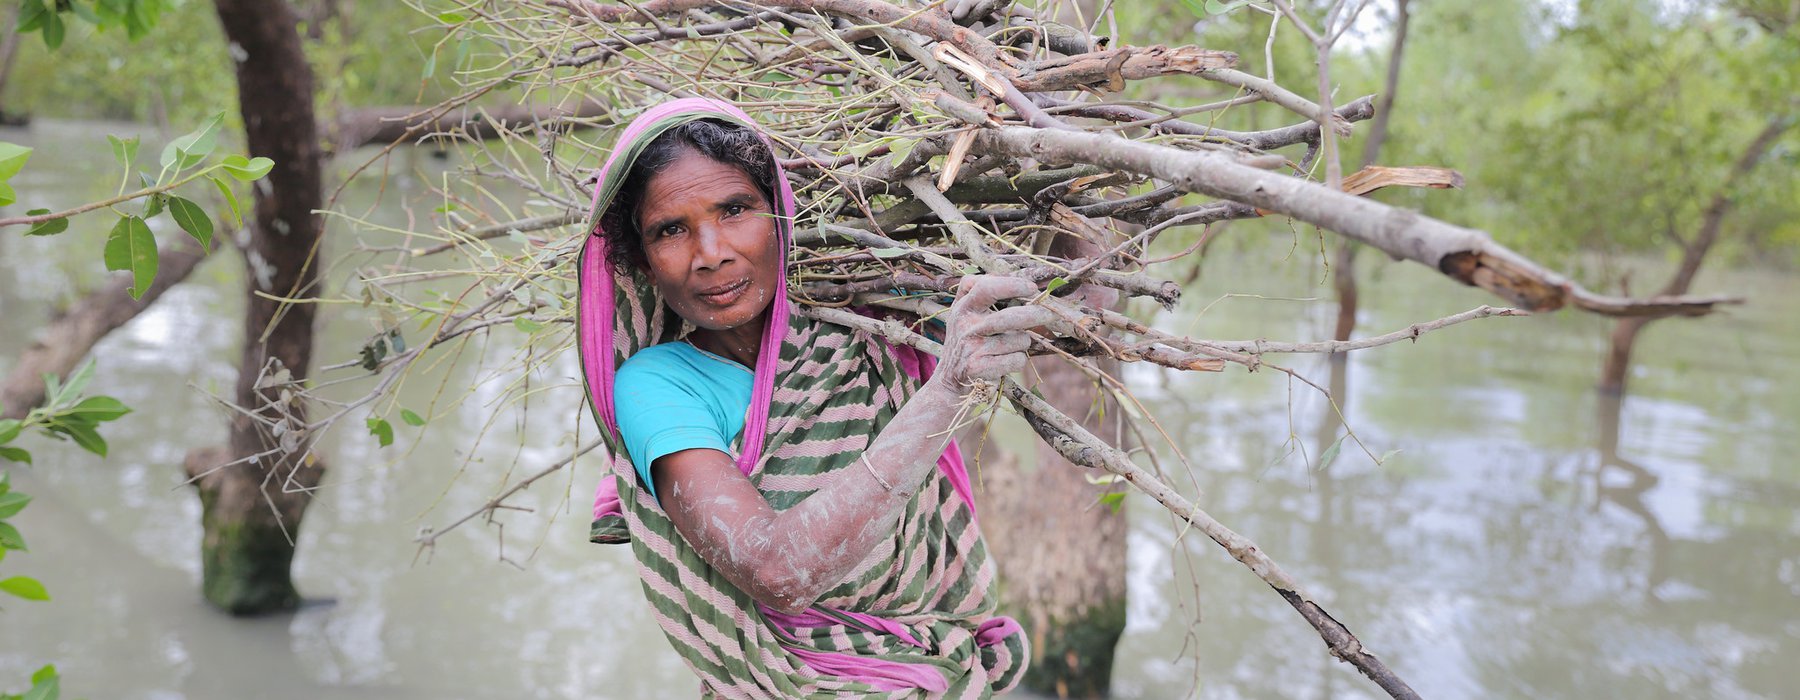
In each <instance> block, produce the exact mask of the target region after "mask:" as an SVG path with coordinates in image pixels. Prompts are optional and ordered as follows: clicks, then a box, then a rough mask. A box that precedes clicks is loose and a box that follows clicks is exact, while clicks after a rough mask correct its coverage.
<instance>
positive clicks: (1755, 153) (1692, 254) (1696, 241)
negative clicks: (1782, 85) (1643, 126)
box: [1598, 105, 1794, 396]
mask: <svg viewBox="0 0 1800 700" xmlns="http://www.w3.org/2000/svg"><path fill="white" fill-rule="evenodd" d="M1790 106H1792V105H1790ZM1793 124H1794V116H1792V115H1789V114H1786V113H1780V114H1776V115H1775V116H1773V117H1770V118H1769V122H1768V123H1767V124H1766V125H1764V126H1763V130H1762V131H1761V132H1760V133H1758V134H1757V135H1756V138H1754V139H1751V140H1750V145H1749V146H1746V147H1745V148H1744V153H1743V154H1742V155H1740V156H1738V159H1737V162H1736V163H1734V164H1732V166H1731V173H1730V174H1729V175H1727V176H1726V177H1725V182H1724V183H1722V184H1720V185H1719V191H1718V192H1716V193H1714V194H1713V198H1712V201H1711V202H1709V203H1708V204H1707V205H1706V211H1705V213H1703V214H1702V215H1701V217H1700V230H1699V231H1698V232H1696V233H1695V234H1694V237H1693V239H1692V240H1687V241H1682V244H1681V265H1680V267H1677V268H1676V269H1675V275H1674V276H1673V277H1670V278H1669V283H1668V284H1667V285H1665V286H1664V287H1663V288H1662V292H1661V294H1662V295H1663V296H1673V295H1678V294H1686V293H1687V292H1688V289H1689V288H1690V287H1692V286H1693V285H1694V278H1695V277H1696V276H1698V275H1699V274H1700V265H1701V264H1702V263H1705V262H1706V254H1707V253H1709V252H1712V247H1713V244H1715V243H1718V241H1719V232H1720V230H1721V229H1723V228H1724V225H1725V215H1726V214H1729V213H1730V212H1731V204H1732V201H1731V195H1732V190H1734V189H1735V188H1736V186H1737V183H1738V181H1740V180H1742V179H1743V178H1744V177H1746V176H1748V175H1749V174H1750V171H1752V170H1755V169H1756V164H1757V163H1759V162H1761V161H1762V158H1763V156H1764V155H1767V154H1768V152H1769V149H1771V148H1773V147H1774V146H1775V142H1776V140H1778V139H1780V138H1781V134H1782V133H1783V132H1786V131H1787V130H1788V127H1791V126H1793ZM1654 320H1656V319H1655V317H1646V318H1630V317H1627V318H1621V319H1619V320H1618V322H1617V323H1615V324H1613V332H1612V339H1611V342H1610V343H1609V344H1608V347H1607V352H1606V361H1605V364H1604V365H1602V366H1601V368H1600V385H1599V387H1598V388H1599V390H1600V392H1601V393H1603V394H1608V395H1614V396H1616V395H1620V394H1623V393H1625V384H1626V380H1627V379H1629V378H1630V374H1631V352H1632V350H1633V349H1634V348H1635V347H1636V344H1637V337H1638V333H1639V332H1640V331H1642V330H1643V329H1644V326H1645V325H1647V324H1649V323H1650V322H1651V321H1654Z"/></svg>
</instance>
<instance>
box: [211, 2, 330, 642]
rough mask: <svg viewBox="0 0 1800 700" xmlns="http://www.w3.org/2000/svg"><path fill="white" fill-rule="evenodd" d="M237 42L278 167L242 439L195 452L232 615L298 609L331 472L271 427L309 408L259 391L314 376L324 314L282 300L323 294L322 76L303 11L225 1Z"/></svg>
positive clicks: (255, 305) (264, 152)
mask: <svg viewBox="0 0 1800 700" xmlns="http://www.w3.org/2000/svg"><path fill="white" fill-rule="evenodd" d="M215 4H216V6H217V8H218V13H219V22H220V24H221V25H222V26H223V27H224V30H225V36H226V38H227V39H228V40H229V41H230V42H231V44H232V45H233V46H235V47H238V50H241V51H242V53H241V54H240V58H238V63H237V82H238V103H239V106H240V111H241V113H242V114H243V118H244V131H245V136H246V143H247V146H248V147H249V151H250V155H252V156H266V157H269V158H272V159H274V161H275V169H274V170H273V171H271V172H270V173H269V176H268V179H267V180H266V181H265V182H263V183H259V184H258V186H257V187H256V188H255V190H256V220H255V224H254V225H253V226H251V227H250V229H249V237H248V240H247V241H246V242H245V243H244V245H243V246H242V248H243V253H244V259H245V262H246V268H247V269H246V272H245V286H246V287H247V289H246V296H247V304H246V308H245V310H244V348H243V359H242V364H241V365H240V367H239V369H238V381H237V390H236V395H235V402H236V404H237V406H238V411H236V412H234V413H233V414H232V419H231V432H230V437H229V441H228V443H227V445H226V446H225V447H224V448H222V449H221V448H208V449H201V450H195V451H194V452H192V453H189V455H188V459H187V468H188V471H189V473H190V474H193V475H194V476H196V477H197V481H196V486H197V487H198V488H199V490H200V503H201V506H202V530H203V537H204V540H203V542H202V544H201V562H202V564H203V572H202V573H203V580H202V586H203V587H204V591H205V594H206V599H207V600H208V601H210V602H211V603H212V604H213V605H216V606H218V607H219V608H221V609H223V610H225V611H227V612H230V613H232V614H239V615H246V614H256V613H263V612H271V611H277V610H286V609H292V608H294V607H295V606H297V605H298V604H299V602H300V596H299V594H298V592H297V591H296V590H295V589H294V584H293V579H292V578H291V577H290V576H289V573H288V568H289V565H290V564H291V563H292V561H293V557H294V541H295V538H296V537H298V535H299V526H300V517H301V515H302V514H303V513H304V512H305V509H306V504H307V502H308V501H309V500H310V496H311V491H312V489H313V488H314V487H316V486H318V484H319V480H320V477H321V476H322V475H323V474H324V468H323V467H322V466H321V465H318V464H316V463H306V462H302V461H301V460H299V459H298V458H297V456H298V455H299V454H304V450H300V451H287V450H282V449H280V448H279V447H278V445H279V443H278V441H277V437H278V436H276V435H274V434H272V432H271V430H270V429H269V427H268V426H269V425H271V424H274V423H278V422H282V421H283V420H284V419H283V416H284V415H286V416H294V417H295V418H296V419H297V420H296V421H295V422H293V423H292V424H294V425H300V424H301V423H302V422H303V421H304V412H305V406H303V405H301V404H300V402H298V401H293V402H288V403H285V404H284V403H281V401H282V399H281V396H280V394H279V391H280V389H279V387H267V388H259V380H260V379H261V378H262V377H263V376H264V373H265V372H269V373H274V372H278V371H281V370H286V371H287V372H288V373H290V374H291V376H292V378H293V379H294V380H296V381H299V380H303V379H304V378H305V377H306V375H307V371H308V370H309V369H310V368H311V367H312V343H313V315H314V310H315V309H316V308H317V307H316V306H315V305H312V304H286V303H283V302H279V301H274V300H272V299H270V298H269V296H273V297H305V296H311V295H313V294H315V293H316V289H315V286H316V283H317V276H318V272H317V271H318V267H317V265H316V261H315V260H314V256H315V254H316V253H317V252H318V251H317V249H318V244H319V240H320V235H321V233H322V231H323V223H324V222H323V220H322V219H321V218H320V217H319V216H317V215H315V214H314V213H313V210H315V209H318V208H319V207H320V201H321V182H320V166H321V163H320V151H319V137H318V129H317V126H316V124H315V121H314V117H313V76H312V70H311V68H310V67H309V66H308V64H307V61H306V54H305V52H304V51H303V50H302V48H301V44H300V34H299V29H298V22H297V17H296V15H295V13H294V9H293V8H292V7H291V6H289V5H288V3H286V2H284V1H283V0H216V3H215ZM259 293H261V294H262V295H269V296H261V295H259Z"/></svg>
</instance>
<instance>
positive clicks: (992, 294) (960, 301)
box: [951, 275, 1038, 316]
mask: <svg viewBox="0 0 1800 700" xmlns="http://www.w3.org/2000/svg"><path fill="white" fill-rule="evenodd" d="M957 287H958V289H957V292H958V294H957V298H956V303H955V304H952V305H951V309H952V310H954V311H956V312H957V315H958V316H962V315H964V314H963V312H965V311H975V312H977V313H980V312H981V311H985V310H987V309H989V308H992V307H993V306H994V303H995V302H998V301H1000V300H1001V299H1016V298H1019V297H1028V296H1032V295H1035V294H1037V293H1038V288H1037V285H1035V284H1032V282H1031V280H1028V279H1024V278H1022V277H999V276H995V275H973V276H969V277H964V278H962V283H961V284H959V285H957Z"/></svg>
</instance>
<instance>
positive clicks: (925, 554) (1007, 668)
mask: <svg viewBox="0 0 1800 700" xmlns="http://www.w3.org/2000/svg"><path fill="white" fill-rule="evenodd" d="M704 118H711V119H721V120H726V121H731V122H737V123H739V124H742V125H745V126H748V127H750V128H752V129H756V128H757V127H756V123H755V121H754V120H752V119H751V118H750V116H749V115H747V114H745V113H744V112H743V111H742V110H739V109H738V108H737V107H736V106H734V105H731V104H728V103H725V102H720V101H717V100H709V99H702V98H686V99H679V100H674V101H671V102H667V103H664V104H661V105H658V106H656V107H654V108H651V109H650V110H648V111H646V112H644V113H643V114H641V115H639V116H638V117H637V118H636V119H634V120H633V121H632V122H631V124H630V125H628V126H627V127H626V129H625V131H624V133H623V134H621V135H620V137H619V140H618V143H617V144H616V145H615V147H614V149H613V153H612V155H611V156H610V157H609V158H608V159H607V162H606V164H605V165H604V166H602V168H601V170H600V173H599V176H598V181H597V182H596V183H595V186H594V200H593V206H592V210H591V214H590V216H589V218H588V224H587V227H586V230H587V231H588V232H589V236H588V238H587V241H586V243H585V245H584V246H583V249H582V254H581V260H580V273H579V275H580V276H579V280H580V302H579V310H578V314H577V335H578V336H579V343H580V351H581V363H582V375H583V379H584V380H585V382H586V384H587V388H588V399H589V404H590V406H591V407H592V409H593V411H594V415H595V422H596V423H598V424H599V426H600V429H601V432H602V435H603V437H604V438H605V439H606V441H607V447H608V451H609V452H610V455H609V461H610V468H609V470H608V473H607V474H605V475H603V476H602V477H601V479H600V484H599V488H598V491H597V493H596V495H595V503H594V522H593V525H592V528H591V531H590V537H591V539H592V540H593V541H595V542H600V543H624V542H630V543H631V546H632V553H633V555H634V557H635V558H636V559H637V563H638V573H639V578H640V580H641V581H642V583H643V587H644V592H645V595H646V597H647V598H649V600H650V603H651V607H652V610H653V612H654V613H655V617H656V619H657V622H658V624H659V625H660V626H661V627H662V629H663V632H664V634H665V635H666V636H667V637H668V638H669V641H670V643H671V644H673V645H674V647H675V649H676V651H677V652H678V653H680V654H681V656H682V658H683V660H684V661H686V662H687V663H688V665H689V667H690V668H692V669H693V670H694V671H695V673H696V674H698V675H699V676H700V678H701V681H702V691H703V693H705V694H707V695H715V694H716V695H719V696H723V697H743V698H786V697H806V696H819V697H836V696H838V695H839V694H842V693H852V694H858V695H882V694H885V695H887V696H890V697H915V696H919V695H929V696H934V697H937V696H943V697H984V696H986V695H988V694H990V693H993V692H1004V691H1006V690H1010V689H1011V688H1012V687H1013V686H1014V685H1016V684H1017V682H1018V680H1019V678H1020V677H1021V676H1022V675H1023V672H1024V667H1025V661H1026V643H1025V639H1024V634H1023V633H1022V630H1021V628H1020V627H1019V625H1018V623H1017V622H1015V621H1013V620H1012V619H1011V618H1007V617H1002V616H998V615H995V614H994V610H995V604H996V595H995V593H994V590H993V586H994V565H993V563H992V561H991V560H989V558H988V556H987V546H986V542H985V540H983V538H982V537H981V534H980V531H979V530H978V529H977V528H976V526H975V512H974V501H973V498H972V496H971V494H970V488H969V479H968V473H967V470H966V469H965V468H964V466H963V463H962V458H961V454H960V453H959V452H958V450H957V448H956V445H955V443H954V442H952V443H951V444H950V445H949V446H948V447H947V448H946V449H945V451H944V454H943V455H942V456H940V457H939V460H938V466H939V471H938V473H937V474H934V475H933V476H932V477H931V478H930V479H928V480H927V481H926V483H925V484H924V485H923V486H922V487H921V488H920V490H919V492H918V493H917V494H916V495H915V497H914V498H913V500H912V501H911V502H909V503H908V504H907V507H906V513H905V514H904V515H903V517H902V519H901V522H900V526H899V531H898V532H896V533H895V536H894V538H893V539H891V540H886V541H884V542H883V543H882V544H881V545H880V546H878V547H877V549H876V551H874V552H872V553H871V554H870V555H869V557H868V558H867V559H865V560H864V561H863V562H862V563H861V564H859V565H858V567H857V568H856V571H855V573H853V574H851V577H850V579H849V580H846V581H844V582H842V583H840V584H839V585H838V586H837V587H836V588H834V589H832V590H831V591H828V592H826V594H825V595H824V596H822V597H821V598H820V599H819V601H818V603H817V604H815V605H814V606H813V607H812V608H811V609H809V610H807V611H806V612H805V613H802V614H800V615H785V614H782V613H779V612H776V611H774V610H772V609H769V608H766V607H765V606H762V605H760V604H758V603H756V601H754V600H753V599H751V598H750V597H749V595H748V594H746V593H744V592H743V591H742V590H740V589H738V588H737V587H736V586H735V585H733V584H732V583H731V582H730V581H728V580H726V579H725V578H724V576H723V575H721V574H719V573H718V572H717V571H716V570H714V569H713V568H712V567H711V566H710V565H709V564H707V563H706V562H705V561H704V560H703V559H701V558H700V557H699V555H698V554H697V553H695V551H694V550H693V549H692V548H691V547H689V546H688V545H687V542H686V541H685V540H684V539H682V537H681V535H680V534H679V533H678V532H676V531H675V528H674V526H673V524H672V523H671V522H670V521H669V520H668V517H667V514H666V513H664V512H663V510H662V507H661V505H660V504H659V503H658V502H657V501H656V499H655V498H654V497H652V496H651V495H650V494H648V493H647V492H646V491H645V490H644V489H640V488H638V485H637V477H636V469H635V467H634V466H633V465H632V463H631V461H630V459H629V456H628V455H627V454H626V453H625V450H624V448H623V443H622V441H621V440H620V439H619V433H618V424H617V420H616V415H615V413H614V407H613V395H612V394H613V381H614V377H615V374H616V372H617V369H618V367H619V366H620V365H622V364H623V363H624V362H625V360H627V359H629V358H630V357H631V356H632V355H633V354H635V353H636V352H638V351H639V350H642V349H643V348H646V347H649V346H651V345H655V344H658V343H663V342H669V341H673V340H676V339H677V336H678V334H679V333H680V331H681V326H682V323H681V319H680V318H679V317H677V316H675V315H674V314H673V312H671V311H670V310H669V309H668V308H667V307H666V306H665V305H664V304H663V302H662V299H661V298H660V296H659V295H658V294H657V292H656V289H655V286H654V285H653V284H651V283H650V281H649V279H648V278H647V276H646V275H644V274H642V273H641V272H639V271H636V270H632V271H625V272H621V271H619V270H616V269H615V268H614V266H613V265H612V264H611V262H610V260H609V258H608V256H607V241H606V238H605V231H603V230H602V229H601V220H602V216H603V215H604V214H605V212H606V209H607V207H609V206H610V205H611V203H612V202H613V199H614V197H615V196H616V195H617V193H618V192H619V190H620V188H621V186H622V185H623V184H624V182H625V179H626V177H627V176H628V175H629V174H630V171H631V168H632V164H633V163H635V162H636V159H637V157H638V156H639V155H640V154H641V153H642V152H643V150H644V149H645V147H647V146H648V145H649V144H650V143H651V142H653V141H655V140H656V138H657V137H658V136H661V135H662V134H663V133H665V132H667V131H668V130H669V129H670V128H673V127H675V126H678V125H680V124H683V123H685V122H688V121H692V120H695V119H704ZM758 133H759V134H760V133H761V132H760V131H758ZM763 140H764V143H765V144H767V143H768V140H767V138H766V137H764V139H763ZM772 152H773V151H771V153H772ZM773 160H774V159H773V158H771V161H773ZM773 171H774V179H775V182H773V183H769V184H770V185H771V187H770V188H769V189H770V191H772V192H773V193H774V195H775V198H776V201H774V202H772V203H771V204H772V206H773V209H774V213H775V216H776V221H777V224H776V235H777V237H778V238H779V241H780V247H781V252H782V254H781V260H782V263H781V265H782V279H783V280H785V279H786V272H787V254H788V252H789V250H790V248H791V246H792V242H793V219H794V213H795V199H794V194H793V189H792V187H791V186H790V185H789V183H788V181H787V177H786V174H785V173H784V172H783V171H782V168H781V166H780V163H779V162H774V165H773ZM770 303H771V305H770V308H769V314H768V316H767V318H768V321H767V325H766V326H765V328H764V331H763V337H762V343H761V345H760V350H759V352H758V354H757V362H756V368H755V370H754V372H755V379H754V381H753V385H752V386H753V388H752V393H751V401H750V407H749V409H748V411H747V412H746V415H745V421H744V430H743V432H742V433H741V435H740V436H739V441H738V443H737V444H736V447H737V455H736V458H735V463H736V465H737V467H738V469H739V470H740V471H742V472H743V473H744V475H745V476H746V477H748V478H750V480H751V482H752V483H753V484H755V485H756V486H757V488H758V490H759V491H761V492H762V493H763V496H764V498H765V499H767V500H768V501H769V503H770V505H771V507H773V508H775V509H776V510H778V511H781V510H786V509H787V508H791V507H793V506H794V505H796V504H798V503H800V502H801V501H803V500H805V498H806V497H807V496H809V495H811V493H812V492H813V491H814V490H816V489H817V488H818V487H819V486H821V485H823V484H824V483H825V482H826V481H827V480H828V479H829V477H830V475H831V474H832V472H834V471H835V470H837V469H840V468H844V467H846V466H848V465H850V464H852V463H853V461H854V459H855V457H856V456H857V455H859V454H861V451H862V450H863V449H864V448H866V447H867V445H868V444H869V442H870V441H872V440H873V439H874V437H875V435H877V434H879V432H880V429H881V427H883V426H885V425H886V424H887V421H888V420H890V419H892V418H893V416H894V414H896V413H897V412H898V410H899V407H900V406H901V405H902V404H904V403H905V400H906V398H907V397H909V396H911V394H912V393H913V391H915V390H916V389H917V388H918V386H919V384H920V382H921V381H922V378H923V377H924V376H925V375H926V374H927V373H929V371H930V369H931V365H932V362H931V358H930V357H929V356H926V355H923V354H922V353H917V352H916V351H913V350H911V349H909V348H904V347H892V346H889V345H888V344H886V343H885V342H882V341H881V340H880V339H877V338H873V337H871V336H869V335H868V334H867V333H864V332H861V331H855V330H852V329H849V328H846V327H843V326H837V325H833V324H828V323H823V322H818V321H813V320H811V319H808V318H806V317H804V316H801V315H799V314H796V313H794V312H793V310H792V308H791V305H790V302H789V300H788V294H787V289H786V285H785V284H783V285H779V288H778V289H777V290H776V293H775V295H774V298H773V300H772V301H771V302H770Z"/></svg>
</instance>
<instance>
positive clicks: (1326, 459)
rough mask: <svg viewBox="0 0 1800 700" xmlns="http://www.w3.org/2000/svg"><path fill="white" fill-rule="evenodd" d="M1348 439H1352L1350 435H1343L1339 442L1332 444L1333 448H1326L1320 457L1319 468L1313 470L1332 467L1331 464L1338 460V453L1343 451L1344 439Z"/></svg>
mask: <svg viewBox="0 0 1800 700" xmlns="http://www.w3.org/2000/svg"><path fill="white" fill-rule="evenodd" d="M1347 437H1350V434H1349V433H1344V434H1343V435H1339V436H1338V439H1337V441H1336V442H1333V443H1331V446H1330V447H1327V448H1325V451H1324V452H1323V453H1321V454H1320V455H1319V466H1317V467H1313V468H1314V469H1324V468H1326V467H1329V466H1331V463H1332V462H1334V461H1336V460H1337V456H1338V451H1339V450H1341V449H1343V447H1344V438H1347Z"/></svg>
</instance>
